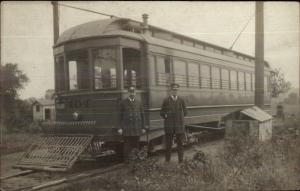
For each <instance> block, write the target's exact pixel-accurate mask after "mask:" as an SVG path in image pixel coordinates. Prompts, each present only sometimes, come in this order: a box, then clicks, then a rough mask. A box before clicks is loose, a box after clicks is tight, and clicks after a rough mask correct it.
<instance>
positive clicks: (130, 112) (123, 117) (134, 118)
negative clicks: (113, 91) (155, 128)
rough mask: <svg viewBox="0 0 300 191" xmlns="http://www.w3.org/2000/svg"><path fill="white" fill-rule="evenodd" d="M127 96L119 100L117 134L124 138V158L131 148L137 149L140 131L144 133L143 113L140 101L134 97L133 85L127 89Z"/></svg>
mask: <svg viewBox="0 0 300 191" xmlns="http://www.w3.org/2000/svg"><path fill="white" fill-rule="evenodd" d="M128 94H129V96H128V98H126V99H124V100H122V101H121V105H120V123H121V124H120V126H121V129H119V130H118V132H119V134H122V135H123V139H124V152H123V153H124V158H125V159H128V157H129V155H130V153H131V152H132V150H133V149H134V148H135V149H137V150H138V149H139V141H140V136H141V135H142V133H145V115H144V109H143V105H142V103H141V102H140V101H139V100H137V99H136V98H135V95H136V90H135V88H134V87H130V88H129V89H128Z"/></svg>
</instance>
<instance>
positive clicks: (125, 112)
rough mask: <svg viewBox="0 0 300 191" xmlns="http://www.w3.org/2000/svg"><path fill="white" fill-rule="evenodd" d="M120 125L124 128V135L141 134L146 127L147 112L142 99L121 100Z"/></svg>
mask: <svg viewBox="0 0 300 191" xmlns="http://www.w3.org/2000/svg"><path fill="white" fill-rule="evenodd" d="M120 123H121V124H120V126H121V128H122V129H123V136H141V134H142V129H143V128H145V114H144V109H143V105H142V103H141V102H140V101H138V100H136V99H134V101H130V100H129V98H127V99H124V100H122V101H121V105H120Z"/></svg>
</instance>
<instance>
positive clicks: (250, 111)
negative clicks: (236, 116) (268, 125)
mask: <svg viewBox="0 0 300 191" xmlns="http://www.w3.org/2000/svg"><path fill="white" fill-rule="evenodd" d="M240 112H241V113H243V114H245V115H247V116H248V117H251V118H252V119H255V120H258V121H260V122H264V121H268V120H270V119H272V116H271V115H270V114H268V113H267V112H265V111H263V110H262V109H260V108H259V107H256V106H253V107H250V108H247V109H243V110H241V111H240Z"/></svg>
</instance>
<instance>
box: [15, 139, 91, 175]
mask: <svg viewBox="0 0 300 191" xmlns="http://www.w3.org/2000/svg"><path fill="white" fill-rule="evenodd" d="M92 138H93V136H92V135H61V136H58V135H52V134H49V135H44V136H42V137H40V139H39V140H38V141H36V142H35V143H34V144H32V145H31V146H30V148H29V149H28V151H27V152H26V153H25V154H24V155H23V157H22V158H21V160H20V161H19V162H18V163H17V165H16V167H19V168H24V169H38V170H50V171H66V170H67V169H69V168H71V167H72V166H73V164H74V163H75V161H76V160H77V158H78V157H79V155H80V154H81V153H82V152H83V151H84V150H85V149H86V148H87V147H88V145H89V144H90V143H91V141H92Z"/></svg>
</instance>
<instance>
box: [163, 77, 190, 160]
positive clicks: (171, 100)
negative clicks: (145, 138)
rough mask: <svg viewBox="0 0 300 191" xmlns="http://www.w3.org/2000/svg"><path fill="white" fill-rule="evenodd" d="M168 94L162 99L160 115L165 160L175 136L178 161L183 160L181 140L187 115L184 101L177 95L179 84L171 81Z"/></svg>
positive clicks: (167, 157) (183, 135)
mask: <svg viewBox="0 0 300 191" xmlns="http://www.w3.org/2000/svg"><path fill="white" fill-rule="evenodd" d="M170 88H171V89H170V96H168V97H167V98H165V99H164V101H163V104H162V106H161V111H160V115H161V117H162V118H163V119H164V129H165V140H166V162H169V161H170V159H171V149H172V144H173V138H174V136H175V137H176V142H177V152H178V162H179V163H181V162H182V161H183V140H184V137H185V128H184V116H186V115H187V110H186V107H185V102H184V100H183V99H182V98H180V97H178V96H177V90H178V88H179V85H178V84H176V83H172V84H171V86H170Z"/></svg>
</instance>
